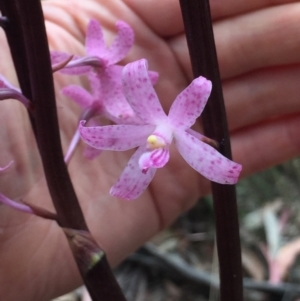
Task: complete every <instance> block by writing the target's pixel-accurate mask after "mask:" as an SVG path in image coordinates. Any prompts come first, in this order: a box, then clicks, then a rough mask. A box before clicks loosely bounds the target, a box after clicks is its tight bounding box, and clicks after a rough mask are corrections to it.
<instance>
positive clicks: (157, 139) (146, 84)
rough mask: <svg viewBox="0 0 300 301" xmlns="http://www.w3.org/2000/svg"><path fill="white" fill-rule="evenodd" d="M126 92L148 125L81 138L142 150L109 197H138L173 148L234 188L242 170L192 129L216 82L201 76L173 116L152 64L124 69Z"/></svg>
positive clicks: (100, 145)
mask: <svg viewBox="0 0 300 301" xmlns="http://www.w3.org/2000/svg"><path fill="white" fill-rule="evenodd" d="M123 88H124V93H125V96H126V99H127V101H128V102H129V104H130V105H131V106H132V108H133V110H134V111H135V113H136V114H137V115H138V116H139V117H140V118H141V119H142V120H143V121H144V124H143V125H111V126H100V127H84V123H85V121H81V124H80V129H79V131H80V135H81V137H82V139H83V140H84V141H85V142H86V143H87V144H88V145H90V146H92V147H95V148H97V149H102V150H114V151H125V150H128V149H131V148H135V147H138V149H137V151H136V152H135V153H134V155H133V156H132V157H131V159H130V160H129V162H128V164H127V166H126V167H125V170H124V171H123V173H122V174H121V176H120V178H119V179H118V181H117V183H116V184H115V185H114V186H113V187H112V188H111V190H110V193H111V194H112V195H114V196H116V197H120V198H123V199H128V200H131V199H135V198H137V197H138V196H140V195H141V194H142V193H143V191H144V190H145V189H146V188H147V186H148V185H149V183H150V181H151V180H152V178H153V177H154V174H155V171H156V169H157V168H161V167H163V166H164V165H165V164H166V163H167V162H168V160H169V156H170V154H169V146H170V144H171V142H172V141H173V140H174V142H175V146H176V148H177V150H178V151H179V153H180V154H181V155H182V157H183V158H184V159H185V160H186V162H187V163H188V164H189V165H190V166H191V167H192V168H194V169H195V170H196V171H198V172H199V173H200V174H202V175H203V176H204V177H206V178H207V179H209V180H211V181H214V182H217V183H221V184H235V183H236V182H237V180H238V177H239V174H240V171H241V169H242V166H241V165H240V164H238V163H235V162H233V161H231V160H229V159H227V158H225V157H224V156H223V155H221V154H220V153H219V152H218V151H217V150H216V149H214V148H213V147H211V146H210V145H208V144H206V143H204V142H202V141H201V140H200V139H199V137H202V136H201V134H198V133H195V132H194V131H192V130H191V129H190V127H191V126H192V125H193V124H194V123H195V121H196V119H197V118H198V117H199V116H200V114H201V113H202V111H203V109H204V107H205V104H206V102H207V100H208V97H209V95H210V92H211V88H212V85H211V82H210V81H209V80H207V79H205V78H204V77H201V76H200V77H198V78H196V79H195V80H193V82H192V83H191V84H190V85H189V86H188V87H187V88H186V89H185V90H184V91H182V92H181V93H180V94H179V95H178V96H177V97H176V99H175V101H174V103H173V104H172V106H171V108H170V111H169V114H168V116H167V115H166V114H165V113H164V111H163V109H162V106H161V104H160V102H159V99H158V97H157V94H156V93H155V90H154V88H153V86H152V84H151V81H150V79H149V76H148V72H147V61H146V60H144V59H142V60H139V61H136V62H133V63H130V64H128V65H126V66H125V67H124V70H123Z"/></svg>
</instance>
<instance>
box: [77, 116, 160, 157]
mask: <svg viewBox="0 0 300 301" xmlns="http://www.w3.org/2000/svg"><path fill="white" fill-rule="evenodd" d="M84 124H85V121H81V122H80V126H79V132H80V135H81V138H82V139H83V141H84V142H85V143H86V144H88V145H90V146H92V147H95V148H97V149H103V150H114V151H125V150H128V149H131V148H135V147H137V146H140V145H142V144H146V140H147V137H148V136H149V135H150V134H151V133H152V132H153V130H154V128H155V127H154V126H152V125H107V126H96V127H84Z"/></svg>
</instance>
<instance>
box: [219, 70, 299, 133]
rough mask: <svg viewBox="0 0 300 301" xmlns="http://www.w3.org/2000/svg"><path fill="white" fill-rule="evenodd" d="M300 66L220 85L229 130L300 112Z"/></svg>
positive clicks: (251, 74) (258, 72) (250, 75)
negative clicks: (221, 86)
mask: <svg viewBox="0 0 300 301" xmlns="http://www.w3.org/2000/svg"><path fill="white" fill-rule="evenodd" d="M299 78H300V65H296V66H287V67H277V68H269V69H265V70H259V71H256V72H251V73H249V74H246V75H244V76H240V77H237V78H234V79H231V80H228V81H225V82H224V84H223V92H224V99H225V105H226V112H227V118H228V124H229V128H230V130H237V129H240V128H242V127H246V126H250V125H253V124H257V123H259V122H262V121H263V120H265V119H270V118H274V117H278V116H284V115H290V114H295V113H299V112H300V102H299V95H300V85H299Z"/></svg>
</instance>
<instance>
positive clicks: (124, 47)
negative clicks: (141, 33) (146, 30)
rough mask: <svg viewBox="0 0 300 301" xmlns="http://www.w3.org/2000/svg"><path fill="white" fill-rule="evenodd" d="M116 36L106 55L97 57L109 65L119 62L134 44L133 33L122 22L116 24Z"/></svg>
mask: <svg viewBox="0 0 300 301" xmlns="http://www.w3.org/2000/svg"><path fill="white" fill-rule="evenodd" d="M116 27H117V30H118V34H117V36H116V38H115V40H114V41H113V43H112V44H111V46H110V47H109V49H108V51H107V53H104V55H103V56H102V55H99V54H98V56H100V57H101V58H104V59H106V60H107V61H108V63H109V65H113V64H116V63H118V62H119V61H121V60H122V59H123V58H124V57H125V56H126V55H127V53H128V52H129V50H130V48H131V47H132V45H133V43H134V32H133V30H132V28H131V27H130V26H129V25H128V24H127V23H125V22H123V21H118V22H117V23H116Z"/></svg>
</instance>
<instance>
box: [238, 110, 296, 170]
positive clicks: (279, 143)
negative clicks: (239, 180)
mask: <svg viewBox="0 0 300 301" xmlns="http://www.w3.org/2000/svg"><path fill="white" fill-rule="evenodd" d="M299 127H300V114H298V115H296V116H293V117H290V118H286V119H281V120H272V121H269V122H267V123H263V124H260V125H257V126H256V127H251V128H247V129H244V130H242V131H239V132H237V133H235V134H233V135H232V148H233V157H234V160H235V161H236V162H239V163H241V164H242V165H243V171H242V176H248V175H251V174H253V173H254V172H258V171H261V170H264V169H266V168H269V167H271V166H274V165H276V164H279V163H282V162H284V161H287V160H289V159H292V158H294V157H296V156H298V155H299V153H300V136H299Z"/></svg>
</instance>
